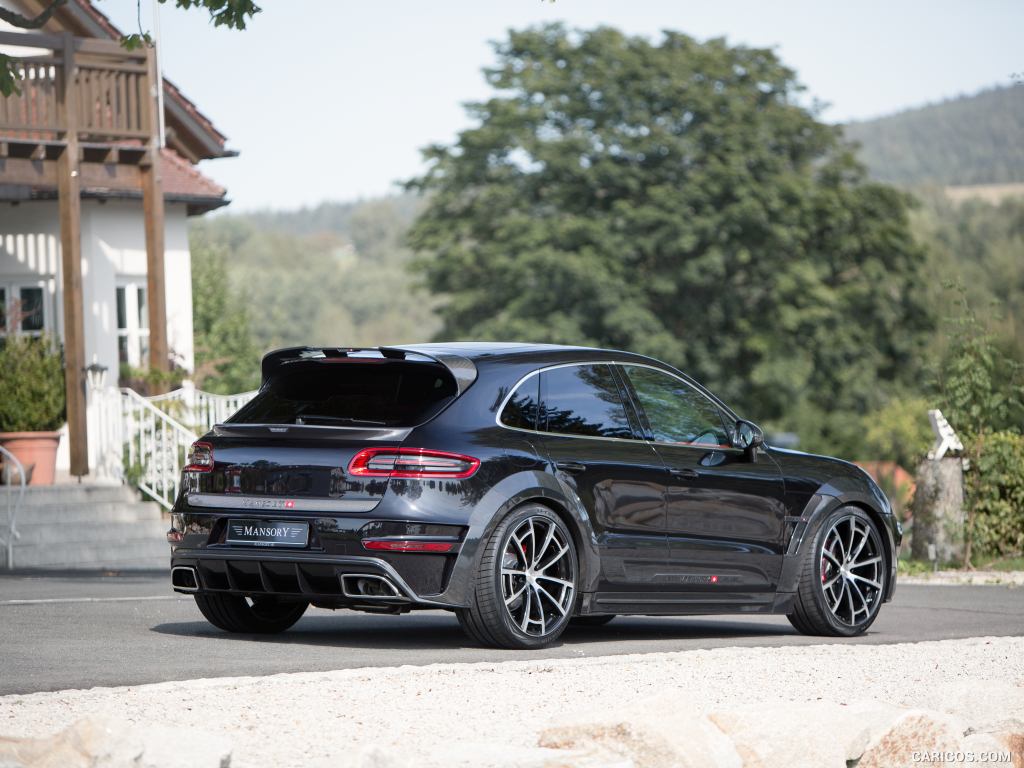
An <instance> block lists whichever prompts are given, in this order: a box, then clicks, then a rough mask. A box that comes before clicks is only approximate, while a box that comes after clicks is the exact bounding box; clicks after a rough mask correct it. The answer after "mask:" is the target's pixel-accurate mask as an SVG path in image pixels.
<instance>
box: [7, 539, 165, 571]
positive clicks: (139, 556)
mask: <svg viewBox="0 0 1024 768" xmlns="http://www.w3.org/2000/svg"><path fill="white" fill-rule="evenodd" d="M170 560H171V549H170V547H169V546H168V545H167V542H166V541H159V540H153V539H150V538H144V539H124V540H121V541H105V542H70V543H69V542H62V543H60V544H51V545H47V546H41V547H34V546H30V547H20V546H19V543H16V544H15V546H14V565H15V567H16V568H19V569H20V568H61V569H63V568H67V569H72V570H85V569H113V568H120V569H127V568H139V569H146V570H149V569H154V570H157V569H159V570H169V569H170Z"/></svg>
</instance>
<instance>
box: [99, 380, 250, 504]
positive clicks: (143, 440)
mask: <svg viewBox="0 0 1024 768" xmlns="http://www.w3.org/2000/svg"><path fill="white" fill-rule="evenodd" d="M255 395H256V393H255V392H242V393H240V394H236V395H214V394H212V393H210V392H202V391H200V390H197V389H195V388H194V387H191V386H187V385H186V386H185V387H183V388H182V389H177V390H175V391H173V392H168V393H167V394H164V395H155V396H153V397H143V396H142V395H140V394H139V393H138V392H135V391H134V390H132V389H128V388H123V389H115V388H113V387H102V388H96V389H91V390H90V397H91V400H90V402H91V403H92V404H93V406H94V407H93V411H94V412H95V413H94V416H93V417H92V418H93V421H92V422H91V423H90V436H92V435H95V436H96V439H97V444H98V450H97V459H96V464H97V467H96V468H97V473H98V474H99V475H102V476H103V477H110V478H112V479H119V480H122V481H130V482H131V483H132V484H133V485H137V486H138V488H139V490H140V491H142V492H143V493H144V494H146V495H147V496H149V497H150V498H152V499H153V500H154V501H156V502H157V503H158V504H160V505H161V506H162V507H164V508H165V509H170V508H171V507H172V506H173V505H174V499H175V497H176V496H177V494H178V487H179V485H180V483H181V470H182V467H184V465H185V459H186V456H187V455H188V449H189V446H190V445H191V444H192V443H193V442H194V441H195V440H197V439H198V437H199V435H201V434H203V433H204V432H207V431H208V430H210V429H211V428H212V427H213V426H214V425H215V424H219V423H221V422H223V421H225V420H226V419H227V418H228V417H229V416H231V414H233V413H234V412H235V411H237V410H238V409H239V408H241V407H242V406H243V405H245V403H247V402H249V400H251V399H252V398H253V397H254V396H255Z"/></svg>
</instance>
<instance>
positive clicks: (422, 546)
mask: <svg viewBox="0 0 1024 768" xmlns="http://www.w3.org/2000/svg"><path fill="white" fill-rule="evenodd" d="M457 546H458V542H455V541H425V540H422V539H363V547H364V548H365V549H375V550H378V551H382V552H434V553H437V552H451V551H452V550H454V549H455V548H456V547H457Z"/></svg>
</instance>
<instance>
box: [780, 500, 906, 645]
mask: <svg viewBox="0 0 1024 768" xmlns="http://www.w3.org/2000/svg"><path fill="white" fill-rule="evenodd" d="M883 546H884V545H883V538H882V535H881V533H880V532H879V530H878V526H877V525H875V523H874V521H873V520H872V519H871V518H870V517H869V516H868V514H867V513H866V512H864V511H863V510H862V509H859V508H857V507H840V508H839V509H836V510H834V511H833V512H831V513H830V514H829V515H828V516H827V517H826V518H825V520H824V521H823V522H822V524H821V525H820V526H819V527H818V530H817V533H816V534H815V536H814V539H813V540H812V541H811V546H810V547H808V548H807V552H806V553H805V554H804V562H803V567H802V569H801V573H800V585H799V587H798V588H797V594H796V603H795V605H794V607H793V612H792V613H790V614H789V616H788V618H789V622H790V623H791V624H792V625H793V626H794V627H795V628H796V630H797V631H798V632H800V633H802V634H805V635H822V636H826V637H856V636H857V635H860V634H863V633H864V632H865V631H867V629H868V627H870V626H871V625H872V623H874V621H875V619H876V618H877V617H878V611H879V609H880V608H881V605H882V600H883V599H884V596H885V591H886V588H887V586H888V579H889V571H888V563H887V556H886V553H885V551H884V549H883ZM850 555H852V557H851V556H850ZM851 563H852V565H851Z"/></svg>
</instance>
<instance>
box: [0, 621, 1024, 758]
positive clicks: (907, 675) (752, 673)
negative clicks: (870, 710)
mask: <svg viewBox="0 0 1024 768" xmlns="http://www.w3.org/2000/svg"><path fill="white" fill-rule="evenodd" d="M1022 621H1024V619H1022ZM167 662H168V663H169V664H173V663H174V660H173V659H167ZM820 701H824V702H832V703H835V704H847V705H853V704H859V703H861V702H881V703H884V704H889V705H895V706H903V707H914V708H924V709H930V710H937V711H939V712H946V713H951V714H954V715H956V716H958V717H959V718H961V719H963V720H964V721H966V722H969V723H971V724H975V725H978V726H979V727H983V726H986V725H991V724H993V723H999V722H1005V721H1006V720H1007V719H1008V718H1017V719H1024V638H1020V637H1002V638H974V639H969V640H948V641H940V642H925V643H906V644H899V645H874V646H872V645H856V646H854V645H821V646H805V647H779V648H720V649H714V650H700V651H686V652H680V653H653V654H644V655H633V656H615V657H605V658H587V659H561V660H551V659H548V660H537V661H511V662H502V663H481V664H443V665H434V666H427V667H409V666H404V667H382V668H375V669H350V670H342V671H336V672H321V673H302V674H287V675H274V676H270V677H257V678H222V679H216V680H192V681H186V682H174V683H159V684H154V685H143V686H138V687H127V688H93V689H91V690H72V691H58V692H53V693H34V694H28V695H17V696H5V697H0V734H3V735H6V736H19V737H20V736H37V737H38V736H46V735H49V734H52V733H54V732H55V731H58V730H61V729H63V728H65V727H67V726H69V725H71V724H72V723H74V722H76V721H78V720H80V719H82V718H86V717H96V716H101V717H111V718H116V719H119V720H127V721H130V722H132V723H162V724H164V725H167V726H170V727H172V728H174V729H177V730H178V732H180V733H181V734H182V736H183V737H186V738H187V736H186V735H187V734H188V733H189V732H190V729H197V730H199V731H204V732H212V733H216V734H219V735H220V736H226V737H228V738H230V739H231V742H232V746H233V759H232V761H231V765H232V768H262V767H263V766H267V767H270V766H316V767H317V768H321V767H322V768H326V766H328V765H330V766H367V767H369V766H376V767H383V766H392V765H394V766H399V765H401V766H405V765H417V766H463V765H464V766H480V765H495V766H511V765H517V766H521V765H528V764H531V763H532V764H535V765H540V764H543V762H544V760H545V758H546V757H551V755H552V752H551V751H550V750H541V749H539V748H538V746H537V745H538V736H539V734H540V732H541V731H542V730H544V729H545V728H547V727H549V726H551V725H557V724H561V723H567V722H573V721H577V720H579V718H581V717H586V716H588V715H593V716H604V715H607V714H609V713H613V712H623V711H628V712H631V713H633V714H634V715H635V716H636V717H638V718H640V719H642V718H643V714H644V712H645V711H652V708H653V707H654V706H658V707H660V708H664V707H666V702H677V703H678V705H679V706H680V707H685V708H687V709H694V710H702V711H709V710H722V709H727V708H731V707H750V706H756V705H763V706H768V707H771V708H772V711H774V712H778V713H780V717H781V716H782V715H781V713H783V712H784V711H785V708H786V707H788V706H792V705H797V704H806V703H814V702H820ZM654 702H657V704H655V703H654ZM645 708H646V709H645Z"/></svg>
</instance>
